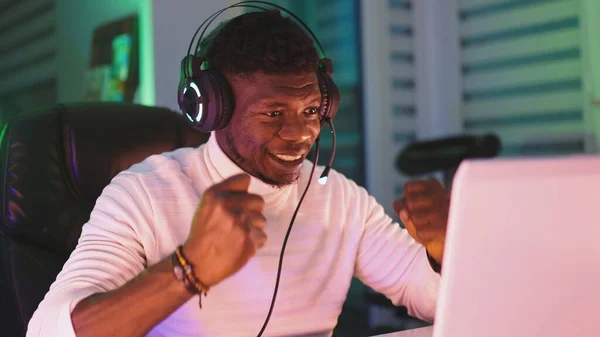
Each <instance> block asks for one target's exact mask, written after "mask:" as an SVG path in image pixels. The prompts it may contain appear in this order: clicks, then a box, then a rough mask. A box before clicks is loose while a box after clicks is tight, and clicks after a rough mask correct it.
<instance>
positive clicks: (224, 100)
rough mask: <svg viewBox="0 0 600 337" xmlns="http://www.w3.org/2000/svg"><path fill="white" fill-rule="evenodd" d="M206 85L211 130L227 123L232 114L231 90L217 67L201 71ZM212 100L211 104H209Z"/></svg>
mask: <svg viewBox="0 0 600 337" xmlns="http://www.w3.org/2000/svg"><path fill="white" fill-rule="evenodd" d="M202 75H203V78H204V79H205V81H206V85H207V87H210V91H211V95H210V96H209V99H211V101H209V104H208V105H209V109H210V111H211V112H213V115H212V116H214V118H212V125H211V131H212V130H220V129H222V128H224V127H226V126H227V124H229V121H231V115H232V114H233V103H234V102H233V92H232V89H231V85H230V84H229V82H228V81H227V79H226V78H225V75H223V73H222V72H220V71H219V70H217V69H207V70H204V71H203V72H202ZM211 102H212V104H211Z"/></svg>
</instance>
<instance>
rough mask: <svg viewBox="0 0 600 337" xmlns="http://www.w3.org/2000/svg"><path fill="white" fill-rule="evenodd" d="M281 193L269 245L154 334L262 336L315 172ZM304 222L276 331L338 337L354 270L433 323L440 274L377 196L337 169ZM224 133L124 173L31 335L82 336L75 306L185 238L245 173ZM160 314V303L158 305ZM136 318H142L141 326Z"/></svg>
mask: <svg viewBox="0 0 600 337" xmlns="http://www.w3.org/2000/svg"><path fill="white" fill-rule="evenodd" d="M311 168H312V163H311V162H309V161H306V162H305V163H304V164H303V167H302V170H301V174H300V179H299V181H298V183H297V184H292V185H290V186H287V187H285V188H280V189H277V188H273V187H271V186H269V185H266V184H264V183H262V182H261V181H260V180H258V179H256V178H252V181H251V183H250V188H249V192H250V193H257V194H260V195H261V196H263V198H264V199H265V203H266V205H265V217H266V218H267V227H266V234H267V236H268V240H267V243H266V245H265V246H264V247H263V248H262V249H261V250H259V251H258V252H257V254H256V255H255V256H254V257H252V258H251V259H250V261H249V262H248V263H247V264H246V265H245V266H244V267H243V268H242V269H241V270H240V271H238V272H237V273H236V274H234V275H233V276H231V277H229V278H227V279H226V280H224V281H222V282H221V283H219V284H217V285H215V286H214V287H213V288H212V289H211V291H210V293H209V295H208V296H207V297H203V298H202V309H200V308H199V306H198V298H197V297H194V298H192V299H191V300H190V301H189V302H188V303H186V304H184V305H183V306H181V307H180V308H179V309H178V310H177V311H175V312H173V313H172V314H171V315H170V316H169V317H168V318H167V319H165V320H164V321H163V322H161V323H160V324H159V325H157V326H156V327H155V328H154V329H153V330H152V331H151V332H150V333H149V335H148V336H151V337H159V336H160V337H166V336H180V337H184V336H190V337H191V336H226V337H237V336H240V337H243V336H256V334H257V333H258V331H259V330H260V328H261V326H262V324H263V322H264V319H265V317H266V315H267V312H268V309H269V305H270V301H271V296H272V294H273V287H274V285H275V277H276V273H277V264H278V259H279V254H280V250H281V246H282V242H283V238H284V235H285V233H286V230H287V228H288V225H289V222H290V219H291V216H292V213H293V211H294V209H295V208H296V206H297V203H298V201H299V199H300V196H301V194H302V192H303V191H304V189H305V187H306V183H307V181H308V179H309V178H310V170H311ZM321 171H322V168H319V167H317V169H316V170H315V175H314V177H313V178H312V179H313V183H311V186H310V189H309V191H308V193H307V195H306V198H305V199H304V201H303V203H302V206H301V208H300V211H299V212H298V216H297V218H296V221H295V223H294V227H293V229H292V232H291V235H290V238H289V241H288V244H287V248H286V252H285V256H284V264H283V271H282V275H281V282H280V287H279V293H278V295H277V301H276V303H275V309H274V312H273V315H272V317H271V320H270V323H269V325H268V327H267V329H266V331H265V334H264V336H330V335H331V333H332V330H333V328H334V327H335V325H336V323H337V319H338V315H339V314H340V312H341V309H342V305H343V303H344V301H345V299H346V295H347V292H348V289H349V286H350V282H351V279H352V277H353V276H356V277H358V278H359V279H360V280H362V281H363V282H364V283H365V284H366V285H368V286H370V287H372V288H373V289H374V290H376V291H378V292H381V293H383V294H384V295H386V296H387V297H388V298H389V299H391V300H392V302H393V303H395V304H397V305H405V306H407V307H408V309H409V313H410V314H412V315H414V316H417V317H419V318H421V319H425V320H430V321H431V320H433V316H434V312H435V306H436V299H437V292H438V286H439V280H440V276H439V274H437V273H435V272H434V271H433V270H432V268H431V266H430V265H429V262H428V260H427V257H426V253H425V250H424V248H423V247H422V246H421V245H419V244H418V243H416V242H415V241H414V240H413V239H412V238H411V237H410V236H409V235H408V233H407V231H405V230H403V229H402V228H401V227H400V226H399V225H398V224H397V223H394V222H393V221H392V219H391V218H390V217H389V216H387V215H386V214H385V213H384V210H383V208H382V207H381V205H379V204H378V203H377V202H376V201H375V199H374V198H373V197H371V196H369V195H368V193H367V191H366V190H365V189H363V188H361V187H359V186H358V185H356V184H355V183H354V182H352V181H351V180H349V179H347V178H345V177H344V176H343V175H342V174H340V173H339V172H336V171H334V170H332V171H331V173H330V175H329V180H328V182H327V184H325V185H320V184H318V183H317V181H316V180H317V179H318V177H319V175H320V173H321ZM240 172H242V170H241V169H240V168H239V167H238V166H237V165H236V164H234V163H233V162H232V161H231V160H230V159H229V158H228V157H227V156H226V155H225V153H224V152H223V151H222V150H221V149H220V147H219V145H218V144H217V141H216V139H215V137H214V136H211V137H210V140H209V141H208V142H207V143H206V144H205V145H203V146H201V147H199V148H195V149H192V148H184V149H179V150H176V151H174V152H170V153H164V154H161V155H154V156H151V157H149V158H148V159H146V160H144V161H143V162H142V163H140V164H136V165H134V166H132V167H131V168H130V169H128V170H126V171H124V172H121V173H120V174H118V175H117V176H116V177H115V178H114V179H113V180H112V182H111V183H110V184H109V185H108V186H107V187H106V188H105V189H104V191H103V193H102V195H101V196H100V197H99V198H98V200H97V202H96V205H95V208H94V210H93V211H92V213H91V216H90V220H89V221H88V222H87V223H86V224H85V225H84V226H83V230H82V233H81V238H80V240H79V243H78V245H77V248H76V249H75V251H74V252H73V253H72V255H71V256H70V258H69V260H68V261H67V262H66V264H65V265H64V267H63V270H62V271H61V272H60V274H59V275H58V277H57V279H56V281H55V282H54V283H53V284H52V286H51V287H50V290H49V292H48V293H47V295H46V296H45V298H44V300H43V301H42V302H41V303H40V305H39V307H38V309H37V311H36V312H35V313H34V315H33V318H32V319H31V321H30V322H29V329H28V332H27V336H28V337H35V336H38V337H42V336H44V337H72V336H75V333H74V331H73V327H72V323H71V316H70V313H71V311H72V310H73V308H74V307H75V305H76V304H77V303H78V302H79V301H81V300H82V299H84V298H86V297H88V296H90V295H91V294H94V293H98V292H106V291H109V290H112V289H115V288H117V287H120V286H121V285H123V284H124V283H125V282H127V281H128V280H130V279H132V278H133V277H135V276H136V275H138V274H139V273H140V272H142V271H143V270H144V268H145V267H147V266H151V265H153V264H156V263H157V262H159V261H161V260H162V259H164V258H165V257H167V256H168V255H170V254H171V253H172V252H173V251H174V250H175V248H176V247H177V245H179V244H181V243H183V242H184V241H185V240H186V238H187V236H188V233H189V230H190V223H191V219H192V215H193V214H194V211H195V210H196V207H197V205H198V203H199V201H200V198H201V196H202V192H203V191H205V190H206V189H207V188H208V187H210V186H211V185H213V184H215V183H218V182H220V181H222V180H223V179H224V178H227V177H229V176H232V175H234V174H237V173H240ZM148 310H152V308H148ZM131 324H135V322H131Z"/></svg>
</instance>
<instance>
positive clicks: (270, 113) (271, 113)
mask: <svg viewBox="0 0 600 337" xmlns="http://www.w3.org/2000/svg"><path fill="white" fill-rule="evenodd" d="M266 115H267V116H269V117H279V116H281V115H282V113H281V111H271V112H267V113H266Z"/></svg>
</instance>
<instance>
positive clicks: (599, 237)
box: [383, 156, 600, 337]
mask: <svg viewBox="0 0 600 337" xmlns="http://www.w3.org/2000/svg"><path fill="white" fill-rule="evenodd" d="M383 336H386V337H432V336H433V337H506V336H511V337H537V336H539V337H565V336H577V337H597V336H600V156H570V157H553V158H514V159H487V160H468V161H464V162H463V163H462V164H461V166H460V167H459V169H458V171H457V173H456V175H455V177H454V181H453V188H452V196H451V205H450V215H449V221H448V234H447V238H446V251H445V254H444V263H443V270H442V282H441V286H440V297H439V300H438V306H437V312H436V319H435V323H434V325H433V327H427V328H422V329H416V330H411V331H403V332H397V333H392V334H386V335H383Z"/></svg>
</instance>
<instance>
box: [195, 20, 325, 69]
mask: <svg viewBox="0 0 600 337" xmlns="http://www.w3.org/2000/svg"><path fill="white" fill-rule="evenodd" d="M207 39H212V43H211V44H210V46H208V50H206V53H205V55H206V58H207V60H208V62H209V64H210V65H211V67H213V68H216V69H219V70H220V71H221V72H223V73H230V74H250V73H253V72H257V71H262V72H264V73H267V74H276V73H301V72H309V71H315V70H316V69H317V65H318V62H319V54H318V53H317V50H316V48H315V46H314V41H313V40H312V38H311V37H310V35H308V34H307V32H306V31H305V30H304V29H303V28H302V27H300V26H299V25H298V24H297V23H296V22H295V21H293V19H291V18H289V17H284V16H282V15H281V13H280V11H278V10H275V11H259V12H249V13H245V14H242V15H240V16H237V17H235V18H233V19H231V20H229V21H226V22H224V23H222V24H221V25H219V26H218V27H217V28H215V29H214V30H213V32H212V33H211V34H210V35H209V36H207ZM204 40H206V39H204ZM203 45H204V46H206V41H202V43H201V46H203Z"/></svg>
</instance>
